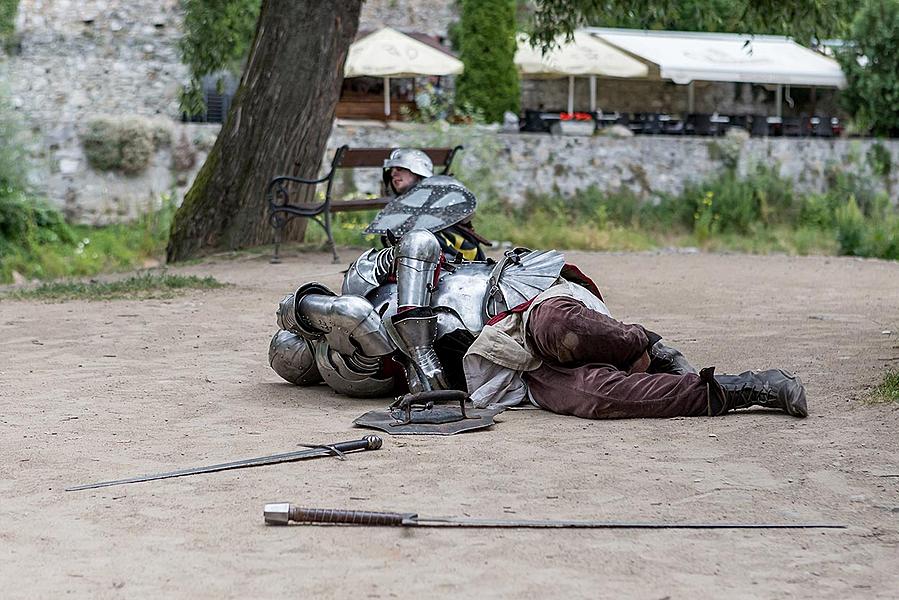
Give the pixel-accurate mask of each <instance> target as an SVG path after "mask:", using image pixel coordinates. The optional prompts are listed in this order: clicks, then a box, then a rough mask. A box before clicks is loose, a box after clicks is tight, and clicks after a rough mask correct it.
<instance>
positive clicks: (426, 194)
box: [365, 175, 477, 237]
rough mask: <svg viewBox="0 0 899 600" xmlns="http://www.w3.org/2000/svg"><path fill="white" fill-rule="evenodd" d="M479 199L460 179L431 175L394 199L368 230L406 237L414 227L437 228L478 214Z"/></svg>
mask: <svg viewBox="0 0 899 600" xmlns="http://www.w3.org/2000/svg"><path fill="white" fill-rule="evenodd" d="M476 208H477V200H476V199H475V197H474V194H472V193H471V192H470V191H468V189H467V188H466V187H465V186H464V185H462V184H461V183H460V182H459V181H458V180H457V179H454V178H452V177H448V176H446V175H436V176H434V177H428V178H427V179H425V180H424V181H422V182H421V183H420V184H418V185H417V186H415V187H414V188H412V189H411V190H409V191H408V192H406V193H405V194H402V195H400V196H397V197H396V198H394V199H393V200H391V201H390V202H389V203H388V204H387V206H385V207H384V208H383V209H381V212H379V213H378V214H377V216H376V217H375V218H374V220H373V221H372V222H371V225H369V226H368V227H367V228H366V229H365V233H374V234H378V235H387V232H388V231H390V232H392V233H393V235H395V236H396V237H402V236H403V235H405V234H406V233H408V232H410V231H412V230H413V229H427V230H428V231H431V232H437V231H440V230H441V229H446V228H447V227H449V226H450V225H455V224H456V223H460V222H462V221H464V220H465V219H467V218H468V217H470V216H471V215H473V214H474V211H475V209H476Z"/></svg>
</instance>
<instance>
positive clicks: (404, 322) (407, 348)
mask: <svg viewBox="0 0 899 600" xmlns="http://www.w3.org/2000/svg"><path fill="white" fill-rule="evenodd" d="M391 321H392V323H393V329H394V331H395V332H396V335H397V337H398V338H399V339H397V340H395V341H396V342H397V345H398V346H399V347H400V350H401V351H402V352H403V354H405V355H406V356H407V357H408V358H409V360H410V361H411V363H412V364H411V365H410V366H411V367H412V368H413V369H414V371H415V373H416V374H417V375H418V379H419V380H420V383H422V384H424V387H425V389H427V390H445V389H448V386H447V383H446V377H445V376H444V374H443V366H442V365H441V364H440V358H438V356H437V352H436V351H435V350H434V342H436V341H437V315H435V314H434V311H433V310H431V309H430V308H428V307H422V308H415V309H412V310H407V311H405V312H402V313H399V314H396V315H394V316H393V317H392V318H391ZM409 371H410V369H407V379H409V389H410V390H412V391H413V392H414V391H416V390H417V389H420V388H421V386H419V385H416V384H417V383H419V382H416V381H413V380H412V378H411V377H410V376H409V374H410V373H409Z"/></svg>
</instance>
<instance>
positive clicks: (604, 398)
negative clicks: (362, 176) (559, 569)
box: [269, 177, 808, 419]
mask: <svg viewBox="0 0 899 600" xmlns="http://www.w3.org/2000/svg"><path fill="white" fill-rule="evenodd" d="M433 180H437V181H433ZM427 182H430V185H428V183H427ZM416 193H417V194H418V196H417V197H415V198H411V201H410V199H409V198H405V201H406V202H407V205H406V209H403V210H405V212H402V210H401V211H399V212H397V211H395V212H394V213H392V215H391V214H388V215H386V217H389V218H383V217H385V215H383V214H381V215H379V217H378V219H379V220H380V221H381V223H380V225H379V223H378V220H376V222H375V223H373V225H372V227H370V228H369V229H370V230H371V231H373V232H376V233H377V232H381V233H387V232H393V233H395V234H397V233H398V234H401V237H400V238H399V240H398V241H397V243H396V244H395V245H393V246H390V247H388V248H384V249H382V250H374V249H373V250H369V251H368V252H365V253H363V254H362V255H361V256H360V257H359V258H358V259H356V261H354V262H353V263H352V264H351V265H350V267H349V269H348V270H347V271H346V274H345V277H344V281H343V286H342V288H341V293H340V294H339V295H338V294H335V293H334V292H332V291H331V290H329V289H328V288H326V287H325V286H323V285H321V284H319V283H314V282H313V283H307V284H305V285H303V286H301V287H300V288H299V289H298V290H297V291H296V292H295V293H293V294H291V295H289V296H287V297H286V298H284V299H283V300H282V301H281V303H280V305H279V307H278V325H279V327H280V328H281V329H280V331H278V333H277V334H275V336H274V338H273V339H272V342H271V345H270V348H269V359H270V363H271V366H272V368H273V369H274V370H275V371H276V372H277V373H278V374H279V375H280V376H281V377H283V378H284V379H286V380H287V381H289V382H291V383H294V384H297V385H304V386H306V385H315V384H318V383H320V382H322V381H324V382H325V383H326V384H327V385H328V386H330V387H331V388H332V389H333V390H334V391H336V392H338V393H341V394H346V395H348V396H353V397H386V396H391V395H397V394H400V393H403V392H405V391H406V390H408V391H410V392H413V393H417V392H422V391H429V390H442V389H460V390H467V391H468V392H469V395H470V397H471V400H472V402H473V403H474V404H475V406H478V407H484V406H487V405H489V404H504V405H507V406H512V405H517V404H519V403H522V402H531V403H533V404H535V405H537V406H539V407H541V408H544V409H547V410H550V411H553V412H556V413H560V414H567V415H575V416H578V417H583V418H590V419H606V418H626V417H673V416H700V415H707V416H718V415H723V414H725V413H726V412H728V411H730V410H733V409H740V408H748V407H750V406H763V407H766V408H773V409H779V410H782V411H784V412H786V413H788V414H790V415H792V416H795V417H805V416H806V415H807V414H808V413H807V409H806V398H805V389H804V387H803V386H802V383H801V382H800V380H799V379H798V378H797V377H795V376H793V375H792V374H790V373H788V372H786V371H783V370H780V369H773V370H768V371H762V372H751V371H747V372H745V373H741V374H740V375H715V374H714V367H709V368H706V369H702V370H701V371H699V372H697V371H696V370H695V369H694V368H693V367H692V366H691V365H690V364H689V363H688V362H687V360H686V359H685V358H684V356H683V355H682V354H681V353H680V352H679V351H677V350H676V349H674V348H671V347H669V346H667V345H666V344H664V342H662V341H661V338H660V336H658V335H657V334H655V333H653V332H652V331H649V330H648V329H646V328H644V327H643V326H641V325H628V324H624V323H621V322H620V321H617V320H615V319H614V318H612V317H611V314H610V312H609V309H608V308H607V307H606V305H605V303H604V302H603V299H602V295H601V294H600V292H599V290H598V289H597V287H596V286H595V284H594V283H593V282H592V281H591V280H590V279H589V278H588V277H586V276H585V275H583V274H582V273H581V272H580V271H579V270H578V269H577V268H576V267H574V266H572V265H567V264H565V260H564V257H563V255H562V254H561V253H560V252H557V251H555V250H550V251H529V250H524V249H517V250H514V251H509V252H506V254H505V255H504V256H503V258H502V259H501V260H499V261H496V262H493V261H466V260H462V259H461V257H458V258H457V259H456V260H454V261H453V262H447V261H446V260H445V258H444V256H443V253H442V252H441V247H440V243H439V242H438V240H437V238H436V237H435V235H434V233H432V231H431V230H429V229H432V228H440V227H443V226H446V224H447V223H450V224H451V221H452V219H453V218H459V217H460V215H461V218H466V217H468V216H470V214H471V212H473V206H474V205H473V196H471V193H470V192H469V191H468V190H467V189H465V188H464V186H462V185H461V184H460V183H459V182H458V181H456V180H454V179H451V178H449V177H432V178H429V179H427V180H425V183H424V184H421V185H419V186H418V187H417V188H415V190H413V192H410V193H409V194H404V196H401V197H400V198H401V199H403V198H404V197H408V196H410V195H413V196H414V194H416ZM435 205H437V206H435ZM462 205H465V207H463V206H462ZM453 207H455V208H456V209H458V210H455V211H454V210H452V208H453ZM447 208H450V210H448V211H444V212H443V215H444V218H442V219H435V218H434V211H435V210H436V211H437V212H439V211H440V210H441V209H447ZM466 211H467V212H466ZM447 214H449V215H450V216H449V217H446V215H447ZM379 227H381V229H379Z"/></svg>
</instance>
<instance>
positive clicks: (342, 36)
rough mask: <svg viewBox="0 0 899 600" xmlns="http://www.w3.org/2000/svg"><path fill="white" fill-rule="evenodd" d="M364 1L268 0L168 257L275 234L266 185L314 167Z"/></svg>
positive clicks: (243, 243)
mask: <svg viewBox="0 0 899 600" xmlns="http://www.w3.org/2000/svg"><path fill="white" fill-rule="evenodd" d="M361 8H362V0H333V1H331V2H319V1H317V0H263V2H262V6H261V8H260V12H259V18H258V22H257V24H256V32H255V35H254V38H253V43H252V45H251V46H250V53H249V56H248V58H247V63H246V67H245V68H244V72H243V76H242V78H241V82H240V86H239V87H238V89H237V92H236V94H235V96H234V101H233V104H232V106H231V112H230V113H229V115H228V119H227V121H226V122H225V124H224V125H223V127H222V130H221V132H220V133H219V136H218V138H217V139H216V142H215V145H214V146H213V148H212V150H211V151H210V153H209V156H208V157H207V159H206V162H205V163H204V164H203V167H202V168H201V169H200V172H199V173H198V174H197V177H196V179H195V180H194V183H193V185H192V186H191V188H190V190H189V191H188V192H187V194H186V195H185V197H184V203H183V204H182V205H181V208H179V209H178V212H177V214H176V215H175V219H174V222H173V224H172V231H171V235H170V238H169V244H168V252H167V254H168V260H169V261H177V260H182V259H185V258H189V257H192V256H197V255H202V254H208V253H209V252H212V251H216V250H232V249H237V248H243V247H248V246H253V245H259V244H263V243H266V242H268V241H270V239H271V235H272V234H271V227H270V226H269V224H268V220H267V210H266V208H267V207H266V204H265V202H264V200H263V198H262V191H263V190H264V188H265V185H266V183H267V182H268V180H269V179H270V178H271V177H272V176H273V175H275V174H283V173H287V174H294V175H298V176H301V177H314V176H315V174H316V171H317V170H318V166H319V164H320V161H321V158H322V155H323V154H324V150H325V144H326V142H327V139H328V135H329V134H330V131H331V122H332V121H333V120H334V109H335V107H336V105H337V100H338V97H339V95H340V86H341V82H342V81H343V63H344V61H345V60H346V55H347V51H348V50H349V46H350V43H352V41H353V38H354V37H355V36H356V30H357V29H358V27H359V14H360V11H361ZM309 193H311V191H310V192H309ZM296 221H297V225H298V228H300V230H299V231H298V232H297V233H298V234H299V235H302V229H301V228H302V227H303V226H304V225H305V223H304V220H302V219H298V220H296Z"/></svg>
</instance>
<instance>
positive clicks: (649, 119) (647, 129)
mask: <svg viewBox="0 0 899 600" xmlns="http://www.w3.org/2000/svg"><path fill="white" fill-rule="evenodd" d="M643 133H645V134H648V135H656V134H659V133H662V123H661V121H659V115H657V114H656V113H645V114H644V115H643Z"/></svg>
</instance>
